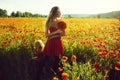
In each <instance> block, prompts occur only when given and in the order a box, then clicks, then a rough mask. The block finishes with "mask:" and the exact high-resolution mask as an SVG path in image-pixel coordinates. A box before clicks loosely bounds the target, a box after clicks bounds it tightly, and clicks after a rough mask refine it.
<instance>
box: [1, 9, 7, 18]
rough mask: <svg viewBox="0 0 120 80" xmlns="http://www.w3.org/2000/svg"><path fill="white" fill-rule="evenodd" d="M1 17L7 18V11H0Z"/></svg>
mask: <svg viewBox="0 0 120 80" xmlns="http://www.w3.org/2000/svg"><path fill="white" fill-rule="evenodd" d="M0 17H7V11H6V10H3V9H0Z"/></svg>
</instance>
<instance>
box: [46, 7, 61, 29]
mask: <svg viewBox="0 0 120 80" xmlns="http://www.w3.org/2000/svg"><path fill="white" fill-rule="evenodd" d="M58 9H59V7H58V6H55V7H53V8H52V9H51V11H50V13H49V15H48V18H47V21H46V24H45V26H46V27H48V28H49V27H50V25H51V24H52V22H53V20H54V18H55V17H56V13H57V10H58Z"/></svg>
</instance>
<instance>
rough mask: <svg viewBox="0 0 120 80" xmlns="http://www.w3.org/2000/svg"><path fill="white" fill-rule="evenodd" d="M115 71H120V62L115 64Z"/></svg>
mask: <svg viewBox="0 0 120 80" xmlns="http://www.w3.org/2000/svg"><path fill="white" fill-rule="evenodd" d="M115 70H120V62H116V63H115Z"/></svg>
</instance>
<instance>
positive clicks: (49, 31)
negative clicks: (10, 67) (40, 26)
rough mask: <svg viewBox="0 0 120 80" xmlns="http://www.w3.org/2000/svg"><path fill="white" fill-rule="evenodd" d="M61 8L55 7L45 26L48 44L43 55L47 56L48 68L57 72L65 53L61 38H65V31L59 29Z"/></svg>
mask: <svg viewBox="0 0 120 80" xmlns="http://www.w3.org/2000/svg"><path fill="white" fill-rule="evenodd" d="M60 17H61V12H60V9H59V7H57V6H55V7H53V8H52V9H51V11H50V13H49V16H48V18H47V21H46V25H45V36H46V38H47V42H46V44H45V47H44V50H43V53H44V54H46V56H47V58H46V59H47V60H46V61H45V62H46V64H47V67H49V68H50V69H51V68H52V69H53V70H54V71H55V72H57V69H58V67H59V61H60V58H59V57H60V55H61V54H63V53H64V48H63V44H62V41H61V36H65V30H61V29H59V28H58V25H57V23H58V22H60V21H62V19H61V18H60Z"/></svg>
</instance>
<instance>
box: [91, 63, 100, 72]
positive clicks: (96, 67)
mask: <svg viewBox="0 0 120 80" xmlns="http://www.w3.org/2000/svg"><path fill="white" fill-rule="evenodd" d="M93 67H94V68H95V69H96V70H97V71H99V70H100V69H101V67H100V64H98V63H96V64H94V65H93Z"/></svg>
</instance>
